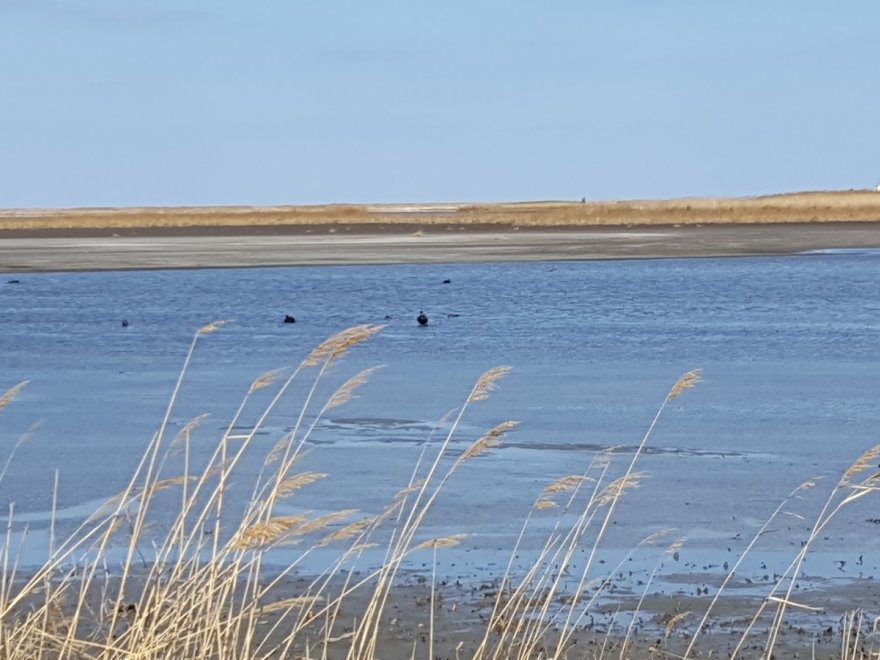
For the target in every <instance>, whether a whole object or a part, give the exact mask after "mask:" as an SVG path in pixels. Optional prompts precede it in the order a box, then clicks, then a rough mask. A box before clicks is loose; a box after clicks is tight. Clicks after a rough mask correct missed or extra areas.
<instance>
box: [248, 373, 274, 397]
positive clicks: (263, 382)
mask: <svg viewBox="0 0 880 660" xmlns="http://www.w3.org/2000/svg"><path fill="white" fill-rule="evenodd" d="M280 373H281V369H272V370H271V371H267V372H266V373H264V374H262V375H260V376H257V378H256V379H255V380H254V382H253V383H251V387H250V389H249V390H248V394H253V393H254V392H256V391H257V390H262V389H263V388H265V387H269V385H271V384H272V383H274V382H275V381H276V380H277V379H278V375H279V374H280Z"/></svg>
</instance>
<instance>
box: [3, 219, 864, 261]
mask: <svg viewBox="0 0 880 660" xmlns="http://www.w3.org/2000/svg"><path fill="white" fill-rule="evenodd" d="M7 236H8V234H3V233H0V272H6V273H22V272H44V271H77V270H117V269H154V268H215V267H256V266H296V265H334V264H336V265H339V264H392V263H465V262H486V261H543V260H583V259H630V258H663V257H723V256H744V255H784V254H795V253H800V252H804V251H809V250H822V249H863V248H880V223H878V224H875V223H808V224H797V225H795V224H791V225H776V224H768V225H717V226H716V225H710V226H700V227H697V226H678V227H674V226H666V227H644V226H642V227H629V228H627V227H617V228H612V227H602V228H597V227H590V228H566V229H552V228H550V229H546V228H545V229H536V228H516V227H494V228H491V229H489V228H485V227H469V226H464V225H443V226H431V227H418V226H412V225H407V226H394V227H391V228H388V227H385V228H378V227H376V228H372V230H371V231H365V230H364V229H363V228H344V227H339V228H337V227H328V226H322V227H314V228H302V227H297V228H283V227H271V228H265V227H263V228H256V227H251V228H223V229H214V230H208V229H196V228H190V229H185V230H181V229H177V230H169V229H145V230H128V231H117V232H110V233H109V235H108V234H107V232H92V231H80V232H77V231H72V230H65V231H63V232H48V233H47V232H38V233H36V234H33V235H30V236H27V237H23V236H21V235H20V234H17V233H16V235H15V237H7Z"/></svg>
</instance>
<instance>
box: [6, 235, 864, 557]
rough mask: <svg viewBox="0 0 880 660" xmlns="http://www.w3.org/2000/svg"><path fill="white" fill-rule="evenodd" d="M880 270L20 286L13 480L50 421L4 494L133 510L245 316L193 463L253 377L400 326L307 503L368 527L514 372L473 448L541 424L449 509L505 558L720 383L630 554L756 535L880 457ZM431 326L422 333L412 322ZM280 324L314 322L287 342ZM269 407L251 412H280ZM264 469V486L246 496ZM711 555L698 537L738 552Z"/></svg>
mask: <svg viewBox="0 0 880 660" xmlns="http://www.w3.org/2000/svg"><path fill="white" fill-rule="evenodd" d="M878 254H880V253H878V252H871V251H858V252H844V253H834V254H811V255H805V256H800V257H786V258H737V259H693V260H652V261H621V262H583V263H577V262H565V263H517V264H483V265H426V266H417V265H410V266H363V267H320V268H275V269H235V270H201V271H153V272H119V273H58V274H39V275H35V274H21V275H13V276H10V277H9V278H8V279H9V280H12V279H17V280H20V282H19V283H18V284H8V283H6V282H4V283H2V284H0V308H2V310H3V313H2V314H0V338H2V339H0V341H2V349H3V350H2V353H0V360H2V362H0V389H5V388H6V387H9V386H11V385H13V384H15V383H16V382H18V381H19V380H23V379H28V380H31V381H32V383H31V384H30V385H29V386H28V387H27V388H26V389H25V390H24V391H23V392H22V394H21V395H20V396H19V397H18V398H17V400H16V401H15V402H14V404H13V405H11V406H10V407H8V408H6V409H5V410H3V411H2V413H0V433H2V435H3V440H2V444H0V460H4V461H5V460H6V457H7V456H8V455H9V452H10V450H11V447H12V446H13V445H14V443H15V441H16V439H17V438H18V437H19V436H20V435H21V434H22V433H24V432H25V431H26V430H27V429H28V428H29V427H30V426H31V425H32V424H33V423H34V422H36V421H41V422H42V426H41V427H40V428H39V430H38V431H37V433H35V435H34V436H33V437H32V438H30V439H29V440H28V441H26V442H24V443H23V444H22V445H21V447H20V448H19V450H18V453H17V454H16V456H15V458H14V460H13V462H12V463H11V467H10V470H9V472H8V474H7V475H6V477H5V480H4V482H3V483H2V484H0V491H2V493H3V497H4V498H5V499H8V500H12V501H14V502H15V508H16V511H17V512H20V513H21V515H22V517H21V518H20V520H22V521H24V520H25V516H30V517H29V518H27V519H28V520H31V521H32V522H33V523H35V524H39V523H40V522H41V521H42V522H45V520H46V517H45V515H44V513H41V512H46V511H48V510H49V508H50V506H51V497H52V482H53V473H54V469H55V468H56V467H57V468H60V470H61V479H60V489H59V502H60V506H61V508H62V509H65V510H67V511H73V512H80V513H83V512H84V509H82V507H86V508H89V507H92V506H93V503H94V501H95V500H96V499H97V498H102V497H106V496H110V495H112V494H114V493H115V492H116V491H118V490H119V489H120V488H121V487H122V486H123V484H124V483H125V481H126V478H127V476H128V474H129V472H130V470H131V469H132V468H133V466H134V464H135V460H136V458H137V456H138V455H139V452H140V451H141V449H142V447H143V446H144V445H145V444H146V443H147V442H148V440H149V438H150V437H151V435H152V433H153V432H154V431H155V429H156V427H157V425H158V422H159V420H160V419H161V416H162V414H163V411H164V406H165V404H166V402H167V397H168V395H169V393H170V391H171V389H172V387H173V385H174V381H175V379H176V376H177V372H178V369H179V366H180V364H181V361H182V358H183V355H184V353H185V351H186V348H187V346H188V343H189V341H190V339H191V337H192V333H193V331H194V330H195V329H197V328H198V327H200V326H202V325H204V324H205V323H206V322H209V321H212V320H216V319H229V320H231V321H232V323H231V324H230V325H229V326H227V327H225V328H223V329H221V330H220V331H218V332H216V333H213V334H211V335H209V336H207V337H205V338H204V339H203V340H202V341H201V343H200V346H199V347H198V350H197V351H196V354H195V358H194V360H193V364H192V366H191V368H190V372H189V374H188V376H187V379H186V381H185V383H184V387H183V391H182V394H181V397H180V400H179V403H178V406H177V408H176V409H175V411H174V414H173V416H172V431H174V432H176V430H178V429H179V428H180V427H181V426H182V425H183V424H185V423H186V421H188V420H189V419H191V418H193V417H195V416H196V415H199V414H201V413H208V414H209V415H210V417H209V418H208V419H207V421H205V422H204V423H203V424H202V426H201V427H199V429H198V430H197V431H196V432H195V434H194V436H193V448H194V449H193V451H194V456H196V457H198V456H199V455H201V456H206V455H207V454H208V453H209V451H210V450H211V449H212V448H213V444H212V443H213V442H215V441H216V438H217V437H218V436H219V435H220V433H222V431H223V430H224V429H225V428H226V425H227V424H228V422H229V417H230V416H231V414H232V412H233V411H234V410H235V408H236V406H237V404H238V401H239V400H240V398H241V396H242V395H243V393H244V392H245V391H246V390H247V388H248V386H249V384H250V382H251V381H252V380H253V379H254V378H255V377H256V376H258V375H259V374H261V373H263V372H265V371H267V370H269V369H274V368H292V367H294V366H295V365H297V364H298V363H299V361H300V360H302V358H303V357H304V356H305V355H306V354H307V353H308V351H309V350H310V349H311V348H312V347H313V346H314V345H315V344H317V343H318V342H319V341H321V340H322V339H324V338H325V337H327V336H328V335H330V334H333V333H335V332H336V331H338V330H340V329H342V328H344V327H347V326H350V325H353V324H359V323H382V324H384V325H385V326H386V327H385V329H384V330H383V332H382V333H381V334H379V335H378V336H377V337H375V338H374V339H372V340H371V341H370V342H368V343H367V344H365V345H362V346H359V347H357V348H356V349H355V350H354V351H353V352H352V353H351V354H350V355H349V356H348V357H347V358H346V359H345V360H344V361H343V362H342V363H340V364H338V365H335V366H334V368H333V369H332V371H331V374H330V375H329V377H328V380H327V383H326V384H325V386H324V387H323V388H321V389H320V392H319V393H320V395H321V396H326V395H328V394H329V393H330V392H332V391H333V389H334V388H335V387H336V386H338V385H339V384H340V383H341V382H343V381H344V380H345V379H346V378H348V377H349V376H351V375H353V374H354V373H356V372H357V371H358V370H359V369H361V368H363V367H366V366H372V365H376V364H383V365H385V367H386V368H385V369H383V370H381V371H379V372H377V373H376V374H375V375H374V376H373V377H372V380H371V381H370V382H369V383H368V384H367V385H366V386H365V387H364V388H363V389H362V390H361V391H360V392H359V395H360V397H359V398H356V399H355V400H353V401H352V402H350V403H348V404H346V406H345V408H340V409H338V410H334V411H333V414H332V415H330V416H329V418H328V419H326V420H324V422H323V423H321V424H320V425H318V427H316V430H315V435H314V439H315V443H314V444H315V446H314V449H313V450H312V451H311V452H310V453H309V454H308V456H307V458H306V459H305V461H304V466H307V467H308V468H309V469H316V470H321V471H325V472H329V473H331V475H332V477H331V478H329V479H327V480H325V481H324V482H321V483H318V484H314V485H313V486H310V487H309V489H308V490H307V491H305V492H304V493H303V494H302V495H301V497H303V498H307V497H313V498H314V500H313V501H309V502H308V504H314V503H315V502H320V504H321V507H322V508H324V509H327V510H332V509H333V508H335V507H340V508H341V507H344V506H349V505H350V502H348V503H346V502H345V499H346V497H348V498H349V499H350V498H351V496H352V494H353V493H356V497H357V498H358V504H359V507H360V508H363V509H364V510H379V509H380V508H381V505H382V503H384V502H385V501H387V499H388V498H389V497H390V496H392V495H393V493H394V492H396V489H398V488H399V487H400V486H402V485H404V484H405V482H406V479H408V477H409V474H410V471H411V469H412V466H413V464H414V462H415V460H417V458H418V455H419V451H420V449H421V445H422V443H423V441H424V440H425V439H426V438H429V437H434V438H435V439H436V438H437V437H442V436H443V435H444V434H445V433H446V432H447V431H448V430H449V428H450V427H449V423H448V422H447V423H445V424H441V425H439V426H438V425H437V422H438V420H440V419H441V417H443V415H444V414H445V413H446V412H448V411H449V410H450V409H451V408H453V407H455V406H457V405H460V404H461V403H462V402H463V400H464V398H465V397H466V396H467V393H468V392H469V391H470V387H471V386H472V384H473V382H474V381H475V379H476V378H477V377H478V376H479V374H480V373H482V372H483V371H484V370H485V369H487V368H489V367H492V366H496V365H511V366H512V367H513V368H514V369H513V371H512V372H511V374H510V375H509V376H508V377H507V378H506V379H505V380H504V381H503V382H502V383H501V385H500V387H499V389H498V391H497V392H495V393H494V394H493V395H492V397H490V399H489V400H488V401H486V402H481V403H478V404H474V405H473V406H472V409H471V410H470V411H469V412H468V414H467V415H466V416H465V418H464V419H463V421H462V423H461V424H460V426H459V427H458V428H457V432H456V435H455V436H454V438H453V442H452V446H453V448H457V449H461V448H463V447H466V446H467V445H468V444H469V443H470V442H473V440H474V439H476V438H477V437H479V436H480V434H482V433H483V432H484V431H485V430H486V429H488V428H490V427H491V426H493V425H494V424H496V423H497V422H499V421H501V420H504V419H510V418H512V419H516V420H519V421H520V422H522V424H521V425H520V426H519V427H518V428H517V430H516V431H514V432H513V433H511V434H510V436H509V438H508V442H507V444H506V446H505V448H504V449H502V450H499V451H496V452H494V453H493V454H489V455H487V456H482V457H480V458H478V459H475V460H474V462H473V465H469V466H468V468H467V470H468V471H467V473H466V474H462V475H461V480H460V482H458V483H457V484H456V485H455V486H454V488H450V490H449V493H448V495H447V497H446V500H448V501H447V502H445V505H447V506H449V507H450V510H454V511H455V512H456V519H455V523H454V525H451V528H452V531H462V529H464V530H465V531H467V530H468V529H474V530H479V532H478V533H477V534H476V535H475V539H476V540H475V541H474V543H475V544H479V543H484V544H490V545H495V544H497V545H498V546H499V547H504V544H505V543H506V542H507V540H509V537H512V536H515V534H516V532H517V531H518V525H519V521H520V520H521V518H522V516H524V514H525V512H526V511H527V510H528V507H529V506H530V504H531V502H532V501H533V499H534V497H535V495H536V493H537V492H538V491H540V488H541V487H542V486H543V485H545V484H546V483H547V482H549V481H550V480H552V479H554V478H556V477H558V476H560V475H563V474H568V473H571V472H573V471H574V472H577V471H578V470H581V469H583V467H584V466H585V465H586V463H587V462H588V461H589V460H590V458H591V457H592V456H594V455H595V453H596V452H597V451H599V450H601V449H604V448H608V447H617V446H620V447H621V450H620V451H622V452H626V453H627V455H630V454H629V453H628V451H631V448H632V447H634V446H636V445H637V444H638V442H639V440H640V439H641V437H642V434H643V433H644V431H645V429H646V428H647V426H648V424H649V423H650V421H651V419H652V417H653V415H654V413H655V412H656V410H657V407H658V405H659V404H660V402H662V400H663V398H664V396H665V394H666V391H667V389H668V388H669V386H670V385H671V384H672V383H673V382H674V381H675V379H676V378H677V377H678V376H679V375H680V374H681V373H683V372H684V371H686V370H689V369H692V368H694V367H699V368H701V369H702V370H703V382H702V383H700V384H699V385H698V387H697V388H696V389H694V390H693V391H691V392H688V393H686V394H685V395H684V396H682V397H681V398H679V399H676V400H675V401H674V402H673V403H672V405H671V406H670V408H669V409H668V411H667V412H666V414H665V416H664V417H663V418H662V419H661V421H660V424H659V425H658V427H657V429H656V430H655V432H654V434H653V436H652V438H651V442H650V445H649V446H650V450H649V451H648V452H647V453H646V455H645V456H644V458H643V461H642V464H641V467H642V469H644V470H646V471H647V472H648V473H649V475H650V479H649V480H648V481H647V482H646V483H645V485H643V486H642V487H641V488H640V489H639V490H638V491H635V492H634V493H633V494H632V495H630V496H628V498H629V499H628V500H627V502H626V503H625V504H624V505H622V506H621V507H620V512H619V515H620V520H621V524H620V525H619V530H616V531H615V533H616V534H618V536H619V539H618V540H619V543H621V544H622V545H623V546H624V547H625V546H626V544H627V543H631V542H632V539H633V538H641V535H642V534H643V532H645V531H650V530H652V529H654V528H657V527H660V526H675V527H679V528H685V529H694V530H696V529H703V528H715V529H718V526H719V525H720V526H721V527H720V528H721V529H723V530H727V529H732V530H737V529H739V527H738V526H740V525H745V526H746V528H749V527H748V526H749V525H751V524H752V523H750V522H743V521H742V517H743V515H744V513H746V512H747V513H748V514H749V515H752V516H754V517H755V518H756V519H758V520H761V519H762V518H761V516H762V515H764V514H765V513H769V511H770V510H772V508H773V507H774V506H775V505H776V503H777V502H778V501H779V500H780V498H781V497H782V496H784V495H785V494H786V493H788V492H789V491H790V490H791V489H792V488H793V487H795V486H796V485H797V484H799V483H801V482H802V481H803V480H805V479H807V478H808V477H812V476H814V475H820V476H823V475H824V476H826V477H828V478H829V480H830V481H835V480H836V478H837V477H838V476H839V475H840V473H841V472H842V471H843V470H845V469H846V467H847V465H848V464H849V461H851V460H852V459H853V458H855V457H856V456H857V455H858V454H859V453H861V451H863V450H864V449H865V448H866V447H868V446H870V445H871V444H872V443H874V442H876V438H877V430H878V426H880V425H878V417H880V415H878V410H877V395H878V394H880V368H878V367H880V358H878V351H877V347H878V344H880V287H878V286H877V283H878V281H880V277H878V276H880V259H878V258H877V255H878ZM444 280H449V282H448V283H444ZM422 309H424V310H425V311H426V312H427V314H428V316H429V317H430V323H429V325H428V326H427V327H419V326H418V325H417V323H416V320H415V317H416V315H417V314H418V312H419V310H422ZM285 314H291V315H293V316H295V317H296V319H297V322H296V323H295V324H285V323H283V320H284V316H285ZM123 319H125V320H127V321H128V325H127V327H123V324H122V320H123ZM287 373H289V371H287V372H285V374H287ZM296 382H297V383H298V384H297V385H296V386H295V387H294V389H293V391H292V393H291V395H290V396H289V397H288V398H286V399H284V400H283V401H282V404H281V405H280V407H279V409H278V414H277V415H275V416H273V417H272V418H271V419H270V421H269V424H268V425H267V427H266V428H265V429H264V430H263V431H261V435H260V437H259V438H258V440H257V444H259V443H262V446H266V447H271V445H272V444H273V443H274V442H276V441H277V439H278V438H279V437H280V436H281V435H283V434H284V433H285V432H288V431H290V429H291V428H293V426H294V424H295V421H296V414H297V412H298V410H299V403H300V402H301V401H302V400H303V398H304V397H305V395H306V394H307V392H308V388H309V386H310V382H307V381H306V380H298V381H296ZM262 394H263V393H262V392H261V393H260V394H259V395H258V396H257V400H256V401H255V402H254V404H253V405H254V408H253V409H254V410H257V409H258V408H259V406H260V405H263V404H265V403H266V402H267V401H268V396H269V395H268V394H266V397H264V398H260V396H261V395H262ZM251 418H253V419H255V418H256V415H255V414H252V415H251ZM251 418H249V419H250V421H246V422H243V423H242V426H241V429H238V430H236V433H240V432H241V433H243V432H246V430H247V428H248V424H249V423H252V422H253V419H251ZM432 434H433V435H432ZM260 467H261V466H260V465H259V464H253V465H246V466H245V472H246V475H247V474H249V475H251V476H253V475H256V474H257V473H258V472H259V470H260ZM298 497H299V495H298ZM298 501H299V500H298ZM310 508H312V509H314V508H315V507H314V506H311V507H310ZM870 517H871V516H870V515H868V514H866V513H865V512H864V511H861V510H858V509H856V510H855V513H853V515H852V516H850V517H849V518H847V519H846V520H845V521H844V522H843V523H841V525H840V527H839V529H837V532H836V533H837V535H838V536H837V537H839V538H844V537H846V535H847V534H856V535H858V536H859V538H860V539H862V540H863V541H864V543H866V544H868V546H870V544H872V543H873V546H871V547H873V549H874V550H875V551H876V550H877V549H878V548H877V541H876V540H872V536H871V535H869V534H867V532H866V531H865V530H866V528H865V527H864V525H865V524H866V523H865V522H864V521H865V520H866V519H868V518H870ZM447 522H448V521H447ZM432 524H435V525H437V526H438V527H442V525H443V521H442V520H441V519H440V518H438V520H436V521H434V523H432ZM719 533H720V532H719ZM734 533H736V531H733V532H732V533H731V534H729V535H728V534H727V531H724V532H723V534H725V535H727V536H732V535H733V534H734ZM797 533H799V531H798V530H795V532H791V533H786V534H785V535H779V538H780V541H779V543H778V545H779V546H780V547H787V546H788V545H789V544H790V543H792V542H793V540H792V536H793V535H796V534H797ZM704 536H705V538H700V535H697V537H698V538H695V540H694V542H695V543H696V544H699V543H707V544H711V543H715V542H717V541H713V540H712V539H711V538H710V537H711V535H704ZM874 536H876V535H874ZM837 537H835V538H837ZM481 539H482V540H481ZM508 547H509V546H508ZM862 551H863V552H864V549H862ZM866 556H867V555H866ZM874 556H880V552H874ZM866 570H867V567H866Z"/></svg>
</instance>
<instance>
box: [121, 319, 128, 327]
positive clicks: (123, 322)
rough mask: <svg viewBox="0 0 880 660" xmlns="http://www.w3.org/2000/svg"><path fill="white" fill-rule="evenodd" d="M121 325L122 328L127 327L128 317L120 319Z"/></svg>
mask: <svg viewBox="0 0 880 660" xmlns="http://www.w3.org/2000/svg"><path fill="white" fill-rule="evenodd" d="M122 327H123V328H127V327H128V319H122Z"/></svg>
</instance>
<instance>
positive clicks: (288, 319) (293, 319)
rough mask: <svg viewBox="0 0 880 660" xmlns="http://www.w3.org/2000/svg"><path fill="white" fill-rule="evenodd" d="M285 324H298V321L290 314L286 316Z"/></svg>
mask: <svg viewBox="0 0 880 660" xmlns="http://www.w3.org/2000/svg"><path fill="white" fill-rule="evenodd" d="M284 322H285V323H296V319H295V318H293V317H292V316H291V315H290V314H285V315H284Z"/></svg>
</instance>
